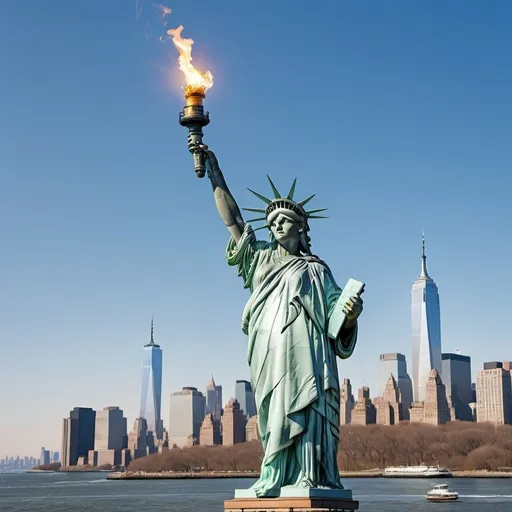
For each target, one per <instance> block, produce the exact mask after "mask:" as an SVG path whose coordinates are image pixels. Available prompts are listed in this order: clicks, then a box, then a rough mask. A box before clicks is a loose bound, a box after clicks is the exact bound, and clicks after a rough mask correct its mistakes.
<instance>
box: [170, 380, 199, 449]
mask: <svg viewBox="0 0 512 512" xmlns="http://www.w3.org/2000/svg"><path fill="white" fill-rule="evenodd" d="M204 410H205V401H204V395H203V393H201V392H200V391H198V390H197V388H193V387H185V388H182V390H181V391H177V392H176V393H173V394H172V395H171V399H170V401H169V446H173V445H176V446H178V447H180V448H183V447H185V446H191V445H192V444H197V443H198V442H199V431H200V429H201V425H202V423H203V420H204V417H205V413H204Z"/></svg>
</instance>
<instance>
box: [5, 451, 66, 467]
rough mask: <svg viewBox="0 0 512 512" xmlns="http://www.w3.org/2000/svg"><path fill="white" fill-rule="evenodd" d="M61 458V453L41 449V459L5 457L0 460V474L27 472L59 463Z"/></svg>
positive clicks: (17, 456) (19, 456) (18, 456)
mask: <svg viewBox="0 0 512 512" xmlns="http://www.w3.org/2000/svg"><path fill="white" fill-rule="evenodd" d="M59 458H60V455H59V452H57V451H53V450H45V449H44V447H43V448H41V457H39V458H37V457H28V456H21V455H16V456H15V457H7V456H6V457H4V458H3V459H0V473H9V472H11V471H27V470H30V469H33V468H35V467H36V466H40V465H41V464H50V463H51V462H58V461H59Z"/></svg>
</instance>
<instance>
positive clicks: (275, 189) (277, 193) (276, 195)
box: [267, 174, 281, 199]
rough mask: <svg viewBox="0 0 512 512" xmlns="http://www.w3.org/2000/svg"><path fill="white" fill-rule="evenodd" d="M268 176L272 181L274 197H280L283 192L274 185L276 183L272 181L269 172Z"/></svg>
mask: <svg viewBox="0 0 512 512" xmlns="http://www.w3.org/2000/svg"><path fill="white" fill-rule="evenodd" d="M267 178H268V181H269V182H270V186H271V187H272V192H274V197H275V198H276V199H279V198H280V197H281V193H280V192H279V190H277V187H276V186H275V185H274V183H273V182H272V180H271V179H270V176H269V175H268V174H267Z"/></svg>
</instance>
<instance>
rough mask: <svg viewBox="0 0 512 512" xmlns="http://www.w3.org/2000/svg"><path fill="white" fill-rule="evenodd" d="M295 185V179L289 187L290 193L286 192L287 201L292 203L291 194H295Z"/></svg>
mask: <svg viewBox="0 0 512 512" xmlns="http://www.w3.org/2000/svg"><path fill="white" fill-rule="evenodd" d="M296 184H297V178H295V179H294V180H293V183H292V186H291V187H290V192H288V196H287V197H288V199H289V200H290V201H293V194H295V185H296Z"/></svg>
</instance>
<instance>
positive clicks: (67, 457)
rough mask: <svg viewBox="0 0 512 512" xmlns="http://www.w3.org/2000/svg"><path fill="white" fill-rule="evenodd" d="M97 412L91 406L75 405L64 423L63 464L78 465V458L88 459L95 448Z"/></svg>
mask: <svg viewBox="0 0 512 512" xmlns="http://www.w3.org/2000/svg"><path fill="white" fill-rule="evenodd" d="M95 420H96V412H95V411H93V410H92V409H91V408H89V407H75V408H74V409H73V410H72V411H71V412H70V413H69V418H64V420H63V425H62V465H63V466H76V464H77V463H78V459H79V458H80V457H84V459H85V460H87V457H88V455H89V450H93V449H94V427H95Z"/></svg>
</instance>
